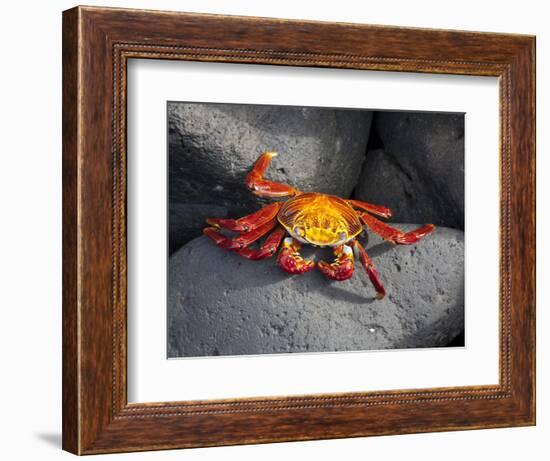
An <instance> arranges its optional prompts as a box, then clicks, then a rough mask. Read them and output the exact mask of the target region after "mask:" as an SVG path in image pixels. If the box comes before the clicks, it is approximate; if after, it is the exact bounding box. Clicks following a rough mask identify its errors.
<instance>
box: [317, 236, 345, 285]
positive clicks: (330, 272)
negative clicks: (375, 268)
mask: <svg viewBox="0 0 550 461" xmlns="http://www.w3.org/2000/svg"><path fill="white" fill-rule="evenodd" d="M334 254H335V255H336V259H335V260H334V262H333V263H331V264H329V263H327V262H326V261H319V262H318V263H317V267H319V270H320V271H321V272H322V273H323V274H325V275H326V276H327V277H328V278H330V279H333V280H338V281H342V280H347V279H349V278H350V277H351V276H352V275H353V269H354V262H353V250H352V249H351V248H350V247H349V246H347V245H340V246H338V247H336V248H335V249H334Z"/></svg>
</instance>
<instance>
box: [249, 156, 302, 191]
mask: <svg viewBox="0 0 550 461" xmlns="http://www.w3.org/2000/svg"><path fill="white" fill-rule="evenodd" d="M276 155H277V152H265V153H264V154H262V155H261V156H260V158H259V159H258V160H256V163H255V164H254V167H253V168H252V171H251V172H250V173H248V176H247V177H246V186H247V187H248V188H249V189H250V190H251V191H252V193H253V194H255V195H258V196H260V197H289V196H293V195H297V194H299V191H298V190H296V189H294V188H293V187H290V186H287V185H286V184H281V183H278V182H273V181H268V180H267V179H264V177H263V176H264V174H265V172H266V170H267V168H268V167H269V164H270V163H271V159H272V158H273V157H275V156H276Z"/></svg>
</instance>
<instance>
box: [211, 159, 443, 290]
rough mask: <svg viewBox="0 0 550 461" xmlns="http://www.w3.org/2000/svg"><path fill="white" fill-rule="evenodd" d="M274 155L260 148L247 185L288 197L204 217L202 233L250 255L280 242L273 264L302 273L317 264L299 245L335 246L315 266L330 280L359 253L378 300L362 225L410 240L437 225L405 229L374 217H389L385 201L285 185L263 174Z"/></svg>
mask: <svg viewBox="0 0 550 461" xmlns="http://www.w3.org/2000/svg"><path fill="white" fill-rule="evenodd" d="M276 155H277V153H276V152H265V153H263V154H262V155H261V156H260V157H259V158H258V160H256V162H255V164H254V166H253V168H252V170H251V171H250V173H249V174H248V176H247V177H246V185H247V187H248V188H249V189H250V190H251V191H252V193H253V194H255V195H257V196H259V197H267V198H282V197H288V198H289V199H288V200H286V201H278V202H274V203H271V204H269V205H266V206H264V207H263V208H261V209H260V210H259V211H256V212H255V213H252V214H250V215H247V216H244V217H242V218H239V219H225V218H208V219H207V220H206V222H207V224H208V227H205V228H204V230H203V232H204V234H205V235H206V236H208V237H209V238H210V239H212V240H213V241H214V243H215V244H216V245H218V246H219V247H221V248H224V249H226V250H230V251H233V252H235V253H237V254H238V255H240V256H242V257H244V258H247V259H250V260H262V259H266V258H269V257H271V256H273V255H274V254H275V252H276V251H277V249H278V248H279V246H281V242H282V246H281V250H280V251H279V254H278V256H277V264H278V265H279V266H280V267H281V268H282V269H283V270H284V271H285V272H287V273H289V274H293V275H296V274H304V273H306V272H309V271H310V270H312V269H313V268H314V267H315V262H314V261H313V260H311V259H304V258H303V257H302V256H300V248H301V246H302V244H308V245H313V246H316V247H331V248H332V249H333V253H334V261H333V262H331V263H327V262H326V261H322V260H321V261H319V262H318V263H317V267H318V269H319V270H320V271H321V272H322V273H323V274H324V275H325V276H327V277H328V278H329V279H332V280H337V281H342V280H347V279H349V278H350V277H351V276H352V275H353V271H354V261H355V255H357V257H358V258H359V261H360V262H361V265H362V266H363V268H364V269H365V271H366V273H367V275H368V277H369V279H370V281H371V283H372V285H373V286H374V289H375V290H376V297H377V298H378V299H382V298H383V297H384V296H385V294H386V291H385V289H384V286H383V285H382V282H381V281H380V278H379V276H378V273H377V272H376V269H375V267H374V264H373V262H372V259H371V258H370V257H369V255H368V254H367V252H366V250H365V248H364V247H363V245H361V243H360V242H359V240H358V236H359V235H360V234H361V233H362V231H363V227H365V228H366V229H367V230H371V231H373V232H375V233H376V234H378V235H379V236H380V237H382V238H383V239H384V240H387V241H388V242H391V243H393V244H396V245H410V244H413V243H416V242H418V241H419V240H420V239H422V238H423V237H425V236H426V235H427V234H429V233H430V232H432V231H433V229H434V227H435V226H434V225H433V224H426V225H424V226H422V227H419V228H418V229H415V230H413V231H410V232H406V233H405V232H402V231H400V230H399V229H396V228H394V227H392V226H389V225H388V224H386V223H384V222H382V221H380V220H379V219H377V218H376V217H375V216H378V217H381V218H386V219H387V218H390V217H391V216H392V213H391V211H390V210H389V209H388V208H386V207H384V206H381V205H373V204H370V203H366V202H362V201H360V200H351V199H343V198H340V197H336V196H334V195H329V194H322V193H317V192H301V191H299V190H298V189H295V188H294V187H291V186H289V185H286V184H282V183H277V182H273V181H270V180H268V179H264V174H265V173H266V171H267V169H268V167H269V165H270V163H271V159H272V158H273V157H275V156H276ZM222 229H225V230H227V231H231V232H235V233H237V235H236V236H234V237H232V238H231V237H230V236H228V235H226V234H224V233H222V232H221V231H222ZM265 235H267V237H266V238H265V240H264V241H263V243H262V244H261V245H259V247H256V248H253V247H251V245H252V244H253V243H254V242H257V241H258V240H260V239H261V238H262V237H263V236H265ZM285 236H286V237H285Z"/></svg>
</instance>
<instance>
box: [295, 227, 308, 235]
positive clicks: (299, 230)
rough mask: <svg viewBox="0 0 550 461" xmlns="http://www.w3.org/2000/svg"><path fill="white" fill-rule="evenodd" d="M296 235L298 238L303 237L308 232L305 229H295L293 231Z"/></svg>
mask: <svg viewBox="0 0 550 461" xmlns="http://www.w3.org/2000/svg"><path fill="white" fill-rule="evenodd" d="M293 232H294V235H297V236H298V237H303V236H305V235H306V231H305V230H304V228H303V227H295V228H294V229H293Z"/></svg>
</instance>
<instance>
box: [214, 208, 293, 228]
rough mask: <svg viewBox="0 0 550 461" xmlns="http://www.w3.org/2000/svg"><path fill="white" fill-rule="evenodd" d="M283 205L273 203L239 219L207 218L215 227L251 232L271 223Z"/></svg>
mask: <svg viewBox="0 0 550 461" xmlns="http://www.w3.org/2000/svg"><path fill="white" fill-rule="evenodd" d="M281 205H282V203H280V202H279V203H272V204H271V205H267V206H265V207H263V208H262V209H260V210H258V211H256V212H255V213H252V214H249V215H247V216H243V217H242V218H239V219H223V218H207V219H206V222H207V223H208V224H210V225H211V226H214V227H217V228H219V227H223V228H224V229H227V230H230V231H233V232H249V231H251V230H254V229H256V228H258V227H260V226H261V225H262V224H265V223H266V222H268V221H271V220H272V219H273V218H275V216H277V213H278V212H279V208H281Z"/></svg>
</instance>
